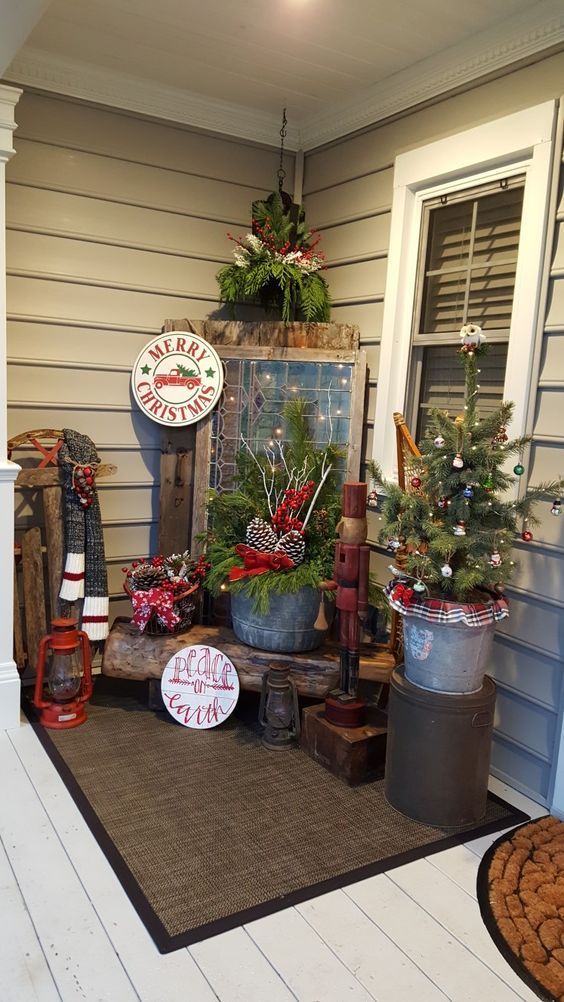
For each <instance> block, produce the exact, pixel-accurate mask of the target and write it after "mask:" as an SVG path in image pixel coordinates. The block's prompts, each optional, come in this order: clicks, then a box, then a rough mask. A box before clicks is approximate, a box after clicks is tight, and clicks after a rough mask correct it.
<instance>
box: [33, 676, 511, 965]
mask: <svg viewBox="0 0 564 1002" xmlns="http://www.w3.org/2000/svg"><path fill="white" fill-rule="evenodd" d="M257 708H258V699H257V698H256V697H254V696H252V695H251V694H248V693H245V694H243V698H242V699H241V701H240V705H239V706H238V707H237V717H235V716H233V717H230V718H229V720H228V721H226V723H224V724H223V725H222V726H221V727H218V728H215V729H213V730H208V731H191V730H187V729H186V728H184V727H181V726H180V725H178V724H176V723H174V721H173V720H172V719H171V718H170V717H169V716H168V714H166V712H163V713H155V712H152V711H150V710H148V709H147V708H146V687H145V685H144V684H143V683H133V682H129V683H126V684H124V683H121V687H120V688H117V689H116V688H115V682H113V680H99V681H98V682H97V685H96V692H95V695H94V698H93V700H92V702H91V704H90V707H89V710H88V715H89V719H88V721H87V723H86V724H84V725H83V726H82V727H77V728H76V729H74V730H68V731H47V730H45V729H44V728H41V727H39V726H37V725H36V729H37V733H38V734H39V737H40V739H41V741H42V742H43V744H44V747H45V748H46V750H47V751H48V753H49V755H50V756H51V758H52V760H53V762H54V763H55V765H56V767H57V769H58V770H59V772H60V774H61V776H62V778H63V780H64V781H65V783H66V785H67V787H68V788H69V790H70V792H71V793H72V795H73V797H74V799H75V801H76V803H77V804H78V806H79V808H80V810H81V811H82V813H83V815H84V817H85V819H86V821H87V822H88V824H89V826H90V828H91V829H92V831H93V833H94V835H95V837H96V838H97V840H98V842H99V844H100V846H101V848H102V849H103V851H104V852H105V854H106V856H107V857H108V859H109V861H110V863H111V864H112V866H113V868H114V870H115V872H116V874H117V876H118V877H119V879H120V881H121V883H122V885H123V887H124V888H125V890H126V892H127V894H128V895H129V897H130V899H131V901H132V902H133V904H134V906H135V907H136V909H137V911H138V912H139V915H140V917H141V918H142V920H143V922H144V923H145V925H146V926H147V928H148V930H149V932H150V933H151V935H152V936H153V938H154V940H155V942H156V944H157V946H158V948H159V949H160V950H161V952H168V951H170V950H174V949H178V948H179V947H182V946H187V945H189V944H190V943H194V942H197V941H198V940H201V939H205V938H206V937H208V936H212V935H215V934H217V933H219V932H223V931H225V930H226V929H230V928H233V927H234V926H237V925H241V924H243V923H244V922H249V921H251V920H253V919H256V918H260V917H261V916H263V915H267V914H269V913H271V912H274V911H277V910H278V909H280V908H285V907H287V906H288V905H291V904H295V903H297V902H299V901H305V900H307V898H310V897H313V896H314V895H316V894H320V893H322V892H324V891H329V890H333V889H335V888H337V887H342V886H344V885H346V884H350V883H352V882H353V881H356V880H360V879H361V878H363V877H366V876H370V875H372V874H374V873H378V872H381V871H383V870H386V869H389V868H391V867H394V866H399V865H400V864H402V863H404V862H408V861H409V860H412V859H417V858H419V857H422V856H426V855H429V854H431V853H434V852H438V851H439V850H440V849H443V848H445V847H447V846H449V845H453V844H455V843H456V842H459V841H462V840H463V839H464V840H466V839H468V838H472V837H474V836H477V835H479V834H482V833H486V832H492V831H497V830H499V829H500V828H502V827H506V826H507V825H510V824H516V823H519V822H520V821H523V819H524V817H525V815H523V814H522V813H520V812H516V811H514V810H513V809H512V808H511V807H509V806H508V805H507V804H504V803H503V802H502V801H499V800H497V799H496V798H491V799H490V800H489V802H488V809H487V813H486V817H485V818H484V821H483V823H481V824H480V825H479V826H478V827H476V828H474V829H470V830H468V829H466V830H465V831H464V833H463V835H462V834H461V833H454V834H453V832H452V830H451V831H449V832H448V833H447V832H444V831H441V830H437V829H435V828H430V827H426V826H425V825H421V824H418V823H417V822H415V821H410V820H408V819H407V818H404V817H403V816H402V815H401V814H398V813H397V812H396V811H394V810H393V808H391V807H390V806H389V805H388V804H387V803H386V801H385V799H384V793H383V786H384V783H383V779H382V780H381V781H376V782H374V783H370V784H366V785H365V786H362V787H356V788H350V787H348V786H346V785H345V784H344V783H342V782H341V781H340V780H338V779H337V778H335V777H334V776H332V775H331V774H330V773H329V772H327V771H326V770H325V769H323V768H322V767H321V766H319V765H318V764H316V763H315V762H314V761H313V760H312V759H310V758H309V757H308V756H307V755H306V754H305V753H304V752H302V751H301V750H300V749H298V748H295V749H292V750H290V751H284V752H268V751H266V749H264V748H263V747H262V745H261V743H260V729H259V727H258V725H257V724H256V722H255V720H256V714H257Z"/></svg>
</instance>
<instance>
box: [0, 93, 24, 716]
mask: <svg viewBox="0 0 564 1002" xmlns="http://www.w3.org/2000/svg"><path fill="white" fill-rule="evenodd" d="M21 93H22V92H21V90H17V89H15V88H13V87H4V86H1V85H0V574H2V578H3V580H2V590H1V594H2V599H1V601H0V729H2V730H4V729H6V728H9V727H17V726H18V725H19V720H20V678H19V675H18V670H17V668H16V665H15V662H14V660H13V656H12V654H13V651H12V643H13V639H12V638H13V630H14V625H13V573H12V567H13V560H14V480H15V479H16V476H17V474H18V471H19V466H16V464H15V463H10V462H8V460H7V458H6V442H7V439H8V432H7V417H6V399H7V393H6V239H5V233H6V202H5V184H6V163H7V162H8V160H9V159H10V157H11V156H12V154H13V153H14V152H15V150H14V148H13V144H12V134H13V131H14V129H15V127H16V125H15V119H14V111H15V107H16V104H17V102H18V100H19V97H20V95H21Z"/></svg>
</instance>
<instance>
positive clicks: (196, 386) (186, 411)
mask: <svg viewBox="0 0 564 1002" xmlns="http://www.w3.org/2000/svg"><path fill="white" fill-rule="evenodd" d="M131 386H132V389H133V394H134V396H135V399H136V401H137V403H138V404H139V406H140V408H141V410H142V411H143V412H144V413H145V414H147V415H148V417H150V418H151V420H152V421H157V422H158V424H166V425H175V426H178V427H180V426H183V425H186V424H194V422H195V421H200V420H201V419H202V418H203V417H205V415H206V414H209V412H210V411H211V410H212V409H213V407H214V406H215V404H216V403H217V401H218V399H219V396H220V394H221V391H222V389H223V365H222V364H221V359H220V357H219V355H218V354H217V352H216V351H215V350H214V349H213V348H212V346H211V344H208V342H207V341H204V339H203V338H201V337H198V335H197V334H186V333H183V332H182V333H175V332H172V333H170V334H161V335H160V336H159V337H156V338H153V340H152V341H149V344H147V345H145V347H144V348H143V351H142V352H140V354H139V355H138V357H137V360H136V362H135V365H134V366H133V371H132V373H131Z"/></svg>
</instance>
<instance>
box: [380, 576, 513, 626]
mask: <svg viewBox="0 0 564 1002" xmlns="http://www.w3.org/2000/svg"><path fill="white" fill-rule="evenodd" d="M384 594H385V596H386V598H387V599H388V602H389V603H390V605H391V607H392V609H395V611H396V612H399V613H401V615H402V616H417V617H418V618H419V619H425V620H426V621H427V622H428V623H465V625H466V626H485V625H486V624H487V623H499V622H500V620H502V619H505V618H506V617H507V616H508V615H509V606H508V604H507V599H506V598H503V597H502V596H501V595H500V596H499V597H498V598H496V599H492V601H491V602H468V603H466V602H464V603H460V602H446V601H445V600H444V599H441V598H423V599H421V598H419V597H418V595H417V592H415V591H414V590H413V588H412V587H411V586H410V585H409V584H408V583H407V582H406V581H398V580H393V581H390V583H389V584H387V585H386V587H385V588H384Z"/></svg>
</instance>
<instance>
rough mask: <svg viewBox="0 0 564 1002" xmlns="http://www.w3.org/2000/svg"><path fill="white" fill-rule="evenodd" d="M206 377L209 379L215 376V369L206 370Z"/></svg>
mask: <svg viewBox="0 0 564 1002" xmlns="http://www.w3.org/2000/svg"><path fill="white" fill-rule="evenodd" d="M206 376H207V377H208V379H211V378H212V376H215V369H206Z"/></svg>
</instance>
